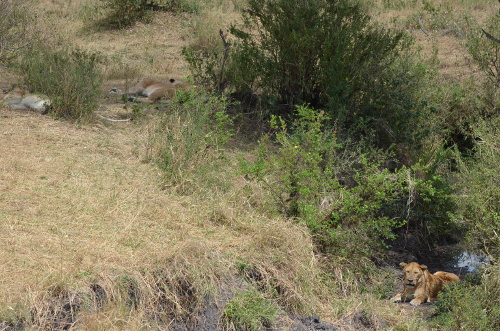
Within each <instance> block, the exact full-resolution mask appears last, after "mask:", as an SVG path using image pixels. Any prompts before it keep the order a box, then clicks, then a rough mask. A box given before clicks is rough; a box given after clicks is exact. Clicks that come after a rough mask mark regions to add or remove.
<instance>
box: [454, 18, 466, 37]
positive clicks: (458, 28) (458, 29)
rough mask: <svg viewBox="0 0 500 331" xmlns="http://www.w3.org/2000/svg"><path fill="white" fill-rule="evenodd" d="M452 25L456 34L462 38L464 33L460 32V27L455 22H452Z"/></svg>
mask: <svg viewBox="0 0 500 331" xmlns="http://www.w3.org/2000/svg"><path fill="white" fill-rule="evenodd" d="M453 26H454V27H455V29H457V30H456V31H457V34H458V35H459V36H460V38H463V37H464V35H463V34H462V33H461V32H460V30H461V29H460V27H459V26H458V25H457V23H455V22H453Z"/></svg>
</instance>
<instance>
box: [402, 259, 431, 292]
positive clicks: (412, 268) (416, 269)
mask: <svg viewBox="0 0 500 331" xmlns="http://www.w3.org/2000/svg"><path fill="white" fill-rule="evenodd" d="M399 265H400V266H401V268H403V274H404V285H405V286H408V287H415V286H418V284H420V283H422V282H424V280H425V278H424V271H425V270H427V266H425V265H423V264H418V263H417V262H412V263H404V262H401V263H400V264H399Z"/></svg>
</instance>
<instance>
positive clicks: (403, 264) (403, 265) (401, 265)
mask: <svg viewBox="0 0 500 331" xmlns="http://www.w3.org/2000/svg"><path fill="white" fill-rule="evenodd" d="M407 265H408V264H406V263H404V262H401V263H400V264H399V266H400V267H401V268H404V267H406V266H407Z"/></svg>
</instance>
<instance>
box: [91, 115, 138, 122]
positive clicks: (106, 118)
mask: <svg viewBox="0 0 500 331" xmlns="http://www.w3.org/2000/svg"><path fill="white" fill-rule="evenodd" d="M96 115H97V117H99V118H102V119H103V120H106V121H110V122H130V121H131V120H132V119H131V118H126V119H123V120H115V119H113V118H108V117H104V116H102V115H101V114H97V113H96Z"/></svg>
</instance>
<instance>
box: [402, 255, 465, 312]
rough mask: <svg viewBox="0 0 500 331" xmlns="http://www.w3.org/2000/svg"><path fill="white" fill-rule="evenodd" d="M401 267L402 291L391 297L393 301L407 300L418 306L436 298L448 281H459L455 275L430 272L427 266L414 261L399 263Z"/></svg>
mask: <svg viewBox="0 0 500 331" xmlns="http://www.w3.org/2000/svg"><path fill="white" fill-rule="evenodd" d="M400 266H401V268H402V269H403V277H404V280H403V286H404V289H403V292H401V293H398V294H396V296H395V297H394V298H392V301H393V302H402V301H408V300H410V299H411V302H410V304H411V305H413V306H418V305H420V304H421V303H424V302H428V301H429V302H430V301H435V300H437V296H438V294H439V292H440V291H442V290H443V288H444V286H445V285H446V284H448V283H451V282H455V281H459V280H460V279H459V278H458V276H457V275H455V274H452V273H449V272H444V271H438V272H436V273H434V274H430V273H429V271H428V270H427V266H425V265H423V264H418V263H416V262H411V263H404V262H401V263H400Z"/></svg>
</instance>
